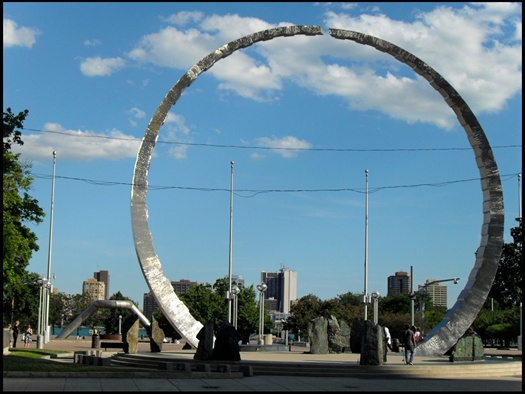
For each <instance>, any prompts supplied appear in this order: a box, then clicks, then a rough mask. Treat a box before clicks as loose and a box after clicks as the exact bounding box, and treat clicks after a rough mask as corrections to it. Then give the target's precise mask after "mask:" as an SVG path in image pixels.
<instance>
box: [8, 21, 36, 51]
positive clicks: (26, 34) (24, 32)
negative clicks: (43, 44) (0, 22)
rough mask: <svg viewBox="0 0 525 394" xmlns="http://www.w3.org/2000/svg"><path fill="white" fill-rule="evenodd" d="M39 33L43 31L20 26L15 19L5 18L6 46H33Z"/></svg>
mask: <svg viewBox="0 0 525 394" xmlns="http://www.w3.org/2000/svg"><path fill="white" fill-rule="evenodd" d="M39 34H41V33H40V31H39V30H38V29H32V28H29V27H19V26H18V24H17V23H16V22H15V21H14V20H12V19H7V18H4V48H9V47H15V46H20V47H26V48H31V47H33V45H34V44H35V43H36V36H38V35H39Z"/></svg>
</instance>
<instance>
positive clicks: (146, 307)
mask: <svg viewBox="0 0 525 394" xmlns="http://www.w3.org/2000/svg"><path fill="white" fill-rule="evenodd" d="M196 285H198V283H197V282H192V281H190V280H188V279H181V280H179V281H172V282H171V286H173V291H175V294H177V295H180V294H186V293H187V292H188V291H189V290H190V289H191V288H192V287H193V286H196ZM142 303H143V307H142V313H144V316H146V317H147V318H148V319H151V316H152V315H153V312H155V311H156V310H157V309H158V308H159V306H158V305H157V301H155V297H153V293H152V292H151V291H150V292H149V293H144V297H143V299H142Z"/></svg>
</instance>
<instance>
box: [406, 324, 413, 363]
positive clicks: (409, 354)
mask: <svg viewBox="0 0 525 394" xmlns="http://www.w3.org/2000/svg"><path fill="white" fill-rule="evenodd" d="M403 345H404V346H405V363H406V365H413V364H412V363H413V362H414V349H415V348H416V338H415V336H414V331H412V330H411V329H410V324H405V329H404V330H403Z"/></svg>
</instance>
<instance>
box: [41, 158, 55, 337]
mask: <svg viewBox="0 0 525 394" xmlns="http://www.w3.org/2000/svg"><path fill="white" fill-rule="evenodd" d="M56 163H57V151H56V150H54V151H53V179H52V184H51V215H50V217H49V248H48V255H47V280H48V285H49V287H48V288H46V291H45V293H44V294H45V302H44V308H45V309H44V315H45V319H44V324H45V326H44V343H48V342H49V300H50V298H51V289H52V287H53V286H52V285H51V261H52V260H51V256H52V250H53V214H54V210H55V178H56Z"/></svg>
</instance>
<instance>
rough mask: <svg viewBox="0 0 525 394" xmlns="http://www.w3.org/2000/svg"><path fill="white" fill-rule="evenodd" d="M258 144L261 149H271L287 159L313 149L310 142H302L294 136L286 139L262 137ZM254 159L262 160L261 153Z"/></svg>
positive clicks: (258, 139) (257, 141)
mask: <svg viewBox="0 0 525 394" xmlns="http://www.w3.org/2000/svg"><path fill="white" fill-rule="evenodd" d="M256 144H257V145H258V146H261V147H265V148H270V149H271V150H272V151H273V152H274V153H277V154H279V155H281V156H282V157H285V158H292V157H295V156H297V153H298V152H299V151H300V150H301V149H309V148H311V147H312V144H310V143H309V142H308V141H305V140H300V139H298V138H296V137H293V136H286V137H271V138H270V137H261V138H257V140H256ZM252 158H255V159H259V158H261V156H260V153H259V154H258V155H256V156H252Z"/></svg>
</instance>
